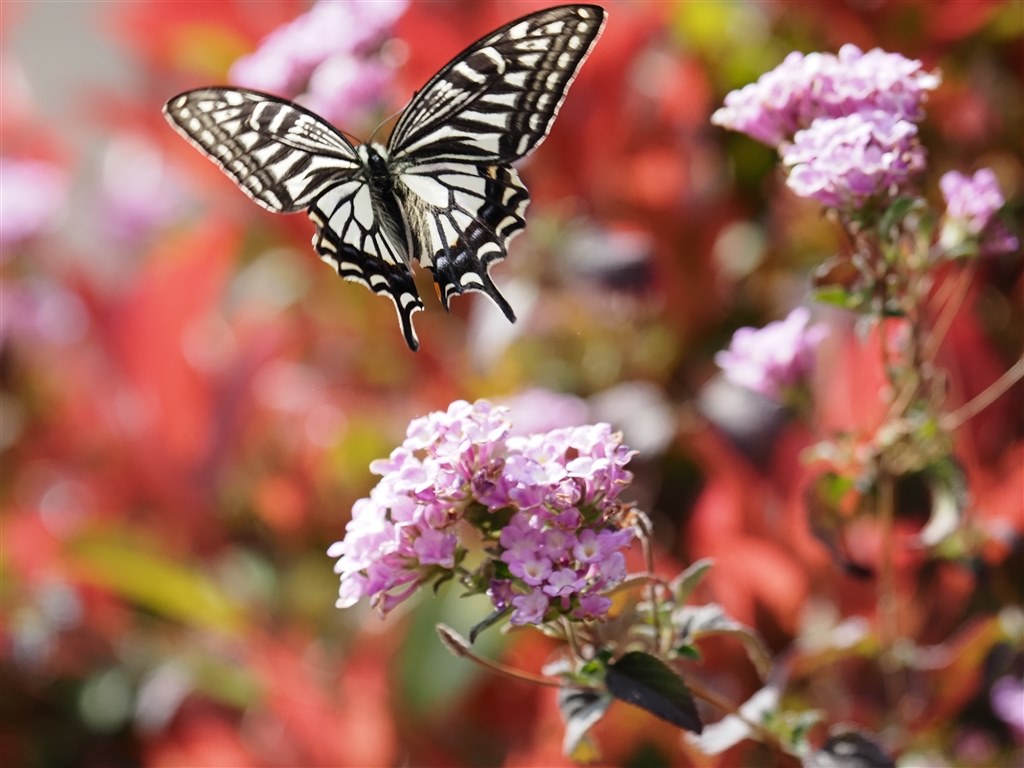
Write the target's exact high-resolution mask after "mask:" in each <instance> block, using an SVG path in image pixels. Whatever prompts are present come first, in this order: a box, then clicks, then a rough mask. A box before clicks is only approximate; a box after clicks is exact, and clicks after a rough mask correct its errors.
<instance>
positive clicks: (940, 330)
mask: <svg viewBox="0 0 1024 768" xmlns="http://www.w3.org/2000/svg"><path fill="white" fill-rule="evenodd" d="M973 276H974V273H973V272H972V271H970V270H967V269H964V270H961V271H960V272H959V273H958V274H957V276H956V279H954V280H951V281H949V282H947V283H945V284H944V285H943V293H946V294H947V295H946V296H943V297H941V304H942V310H941V314H940V315H939V318H938V320H936V321H935V325H934V326H933V327H932V332H931V333H930V334H929V335H928V339H927V341H926V342H925V346H924V359H925V360H932V359H934V357H935V354H936V353H937V352H938V351H939V346H940V345H941V344H942V342H943V340H944V339H945V338H946V334H947V333H948V332H949V328H950V326H951V325H953V319H954V318H955V317H956V315H957V312H959V311H960V307H962V306H963V303H964V297H965V296H967V289H968V288H969V287H970V285H971V279H972V278H973ZM947 286H951V287H947Z"/></svg>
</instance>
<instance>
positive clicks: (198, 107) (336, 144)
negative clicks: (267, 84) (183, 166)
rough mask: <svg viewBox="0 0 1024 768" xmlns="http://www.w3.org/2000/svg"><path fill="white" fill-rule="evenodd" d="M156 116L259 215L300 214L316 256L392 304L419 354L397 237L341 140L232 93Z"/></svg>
mask: <svg viewBox="0 0 1024 768" xmlns="http://www.w3.org/2000/svg"><path fill="white" fill-rule="evenodd" d="M164 114H165V115H166V116H167V119H168V121H169V122H170V123H171V125H173V126H174V128H175V129H176V130H177V131H178V132H179V133H181V134H182V135H183V136H184V137H185V138H186V139H187V140H188V141H189V142H190V143H191V144H193V145H194V146H195V147H196V148H197V149H198V150H199V151H200V152H202V153H203V154H204V155H206V156H207V157H209V158H210V159H211V160H213V162H215V163H216V164H217V165H219V166H220V167H221V169H222V170H223V171H224V172H225V173H227V174H228V176H230V177H231V178H232V179H234V180H235V182H236V183H237V184H238V186H239V187H240V188H241V189H242V191H243V192H245V193H246V194H247V195H249V197H251V198H252V199H253V200H255V201H256V202H257V203H259V204H260V205H262V206H263V207H264V208H267V209H268V210H271V211H274V212H276V213H292V212H297V211H302V210H307V211H308V213H309V216H310V218H311V219H312V220H313V223H314V224H316V227H317V231H316V233H315V234H314V236H313V246H314V248H316V251H317V253H318V254H320V257H321V258H322V259H323V260H324V261H326V262H327V263H328V264H330V265H331V266H333V267H334V268H335V269H336V270H337V271H338V274H340V275H341V276H342V277H344V278H345V279H346V280H353V281H355V282H358V283H361V284H363V285H365V286H366V287H367V288H369V289H370V290H372V291H374V292H376V293H379V294H382V295H385V296H387V297H388V298H390V299H391V300H392V301H393V302H394V303H395V308H396V310H397V311H398V319H399V322H400V323H401V326H402V333H403V335H404V336H405V340H406V342H407V343H408V344H409V346H410V347H412V348H413V349H416V348H417V347H418V346H419V342H418V341H417V339H416V333H415V331H414V330H413V325H412V314H413V313H414V312H416V311H417V310H420V309H422V308H423V303H422V302H421V301H420V298H419V296H418V294H417V292H416V287H415V284H414V282H413V278H412V272H411V271H410V269H409V264H408V262H409V256H408V254H407V253H406V248H405V245H404V242H405V235H404V234H402V233H400V232H398V231H397V225H396V224H395V222H394V221H393V219H392V218H391V217H389V216H388V215H387V214H386V212H385V211H383V210H382V203H381V201H380V200H379V199H377V198H375V196H374V195H373V194H372V189H371V187H370V185H369V184H368V183H367V168H366V160H365V158H364V157H363V156H362V155H361V154H360V152H359V150H357V149H356V148H355V147H353V146H352V144H351V143H350V142H349V141H348V139H346V138H345V137H344V136H343V135H342V134H341V133H340V132H339V131H337V130H336V129H335V128H334V127H333V126H331V125H330V124H328V123H327V122H325V121H324V120H322V119H320V118H319V117H317V116H316V115H314V114H313V113H312V112H309V111H307V110H305V109H303V108H302V107H299V106H297V105H296V104H292V103H291V102H288V101H284V100H282V99H278V98H275V97H273V96H268V95H266V94H262V93H257V92H255V91H248V90H244V89H239V88H200V89H198V90H194V91H189V92H187V93H183V94H181V95H179V96H176V97H174V98H173V99H171V100H170V101H169V102H167V105H166V106H165V107H164ZM389 224H391V225H393V226H390V227H389V226H388V225H389Z"/></svg>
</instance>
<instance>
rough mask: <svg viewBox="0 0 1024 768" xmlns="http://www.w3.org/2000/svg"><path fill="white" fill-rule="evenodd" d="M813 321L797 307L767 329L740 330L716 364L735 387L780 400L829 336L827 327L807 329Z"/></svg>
mask: <svg viewBox="0 0 1024 768" xmlns="http://www.w3.org/2000/svg"><path fill="white" fill-rule="evenodd" d="M810 319H811V314H810V312H808V311H807V309H806V308H805V307H797V308H796V309H794V310H793V311H792V312H790V313H789V315H788V316H787V317H786V319H785V320H780V321H778V322H774V323H768V325H766V326H765V327H764V328H761V329H757V328H740V329H739V330H738V331H736V333H735V334H733V337H732V341H731V342H730V344H729V348H728V349H726V350H723V351H721V352H718V353H717V354H716V355H715V363H717V364H718V366H719V367H720V368H721V369H722V371H723V373H724V374H725V377H726V378H727V379H729V381H731V382H733V383H734V384H739V385H740V386H743V387H746V388H747V389H750V390H753V391H754V392H758V393H760V394H762V395H764V396H765V397H769V398H772V399H777V398H778V397H779V396H780V395H781V394H782V391H783V389H784V388H785V387H788V386H792V385H793V384H796V383H797V382H798V381H799V380H800V379H801V378H802V377H804V376H805V375H806V374H807V373H808V371H810V369H811V366H812V365H813V364H814V352H815V349H816V348H817V346H818V344H819V343H820V342H821V340H822V339H823V338H824V337H825V334H826V333H827V330H826V328H825V326H824V325H812V326H809V327H808V325H807V323H808V322H809V321H810Z"/></svg>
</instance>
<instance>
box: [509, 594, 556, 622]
mask: <svg viewBox="0 0 1024 768" xmlns="http://www.w3.org/2000/svg"><path fill="white" fill-rule="evenodd" d="M512 605H513V607H514V608H515V610H514V611H513V612H512V617H511V618H510V619H509V621H510V622H511V623H512V624H514V625H516V626H521V625H523V624H540V623H541V622H542V621H544V613H545V612H546V611H547V609H548V598H547V595H545V594H544V592H543V591H542V590H540V589H534V590H533V591H532V592H530V593H529V594H528V595H518V596H516V597H513V598H512Z"/></svg>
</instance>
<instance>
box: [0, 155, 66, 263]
mask: <svg viewBox="0 0 1024 768" xmlns="http://www.w3.org/2000/svg"><path fill="white" fill-rule="evenodd" d="M67 198H68V176H67V173H65V171H64V170H63V169H62V168H60V167H58V166H56V165H54V164H52V163H48V162H45V161H42V160H29V159H25V158H14V157H0V245H11V244H13V243H17V242H20V241H22V240H25V239H27V238H30V237H32V236H34V235H38V234H41V233H43V232H45V231H46V230H48V229H50V228H51V227H52V226H53V224H54V222H55V221H56V220H57V219H58V218H59V216H60V214H61V213H62V211H63V208H64V205H65V203H66V202H67ZM0 260H3V258H2V257H0Z"/></svg>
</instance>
